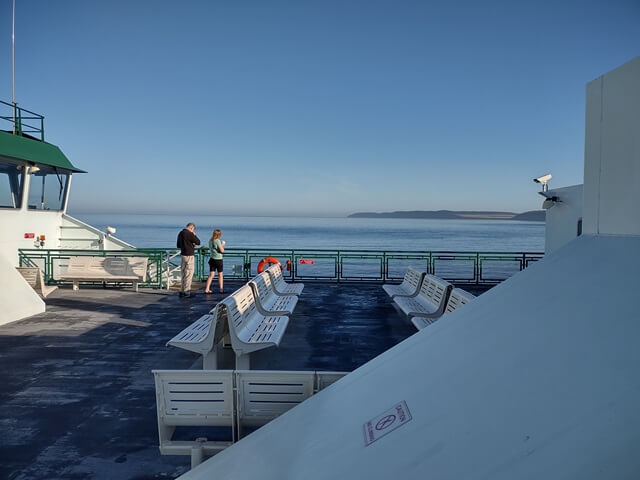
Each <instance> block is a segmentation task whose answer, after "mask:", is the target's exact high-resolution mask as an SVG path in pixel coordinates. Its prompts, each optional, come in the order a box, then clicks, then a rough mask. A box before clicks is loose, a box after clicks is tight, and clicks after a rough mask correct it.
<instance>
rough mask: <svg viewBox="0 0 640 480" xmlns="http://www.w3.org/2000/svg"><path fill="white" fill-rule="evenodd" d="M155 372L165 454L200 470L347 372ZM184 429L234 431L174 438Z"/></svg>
mask: <svg viewBox="0 0 640 480" xmlns="http://www.w3.org/2000/svg"><path fill="white" fill-rule="evenodd" d="M153 374H154V377H155V385H156V406H157V418H158V436H159V440H160V452H161V453H162V454H163V455H191V462H192V467H194V466H195V465H197V464H198V463H199V462H200V461H202V460H203V459H204V457H205V456H211V455H214V454H216V453H218V452H219V451H220V450H222V449H224V448H226V447H228V446H230V445H231V444H232V443H233V442H235V441H236V440H237V439H239V438H241V430H242V428H243V427H260V426H262V425H265V424H266V423H268V422H270V421H271V420H273V419H274V418H276V417H278V416H279V415H282V414H283V413H285V412H287V411H288V410H290V409H292V408H293V407H295V406H296V405H298V404H300V403H301V402H303V401H304V400H306V399H307V398H309V397H310V396H312V395H313V394H315V393H317V392H319V391H320V390H322V389H324V388H326V387H328V386H329V385H331V384H332V383H334V382H335V381H337V380H339V379H340V378H342V377H344V376H345V375H346V374H347V372H292V371H246V370H245V371H241V370H237V371H230V370H216V371H211V370H154V371H153ZM234 391H235V395H236V398H235V402H234V398H233V396H234ZM180 426H192V427H229V432H228V433H227V439H225V440H222V441H220V440H219V441H209V440H207V439H205V438H198V439H196V438H192V439H189V440H173V439H172V437H173V436H174V432H175V429H176V427H180ZM218 436H219V433H218Z"/></svg>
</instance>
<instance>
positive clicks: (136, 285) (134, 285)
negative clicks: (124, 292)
mask: <svg viewBox="0 0 640 480" xmlns="http://www.w3.org/2000/svg"><path fill="white" fill-rule="evenodd" d="M133 288H135V289H136V292H137V291H138V282H133Z"/></svg>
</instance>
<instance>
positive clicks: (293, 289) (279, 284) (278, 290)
mask: <svg viewBox="0 0 640 480" xmlns="http://www.w3.org/2000/svg"><path fill="white" fill-rule="evenodd" d="M265 271H266V272H267V273H268V274H269V276H270V277H271V283H272V284H273V291H274V293H275V294H276V295H300V294H301V293H302V290H303V289H304V283H287V282H285V281H284V276H283V275H282V266H281V265H279V264H277V263H276V264H274V265H271V266H270V267H269V268H267V269H266V270H265Z"/></svg>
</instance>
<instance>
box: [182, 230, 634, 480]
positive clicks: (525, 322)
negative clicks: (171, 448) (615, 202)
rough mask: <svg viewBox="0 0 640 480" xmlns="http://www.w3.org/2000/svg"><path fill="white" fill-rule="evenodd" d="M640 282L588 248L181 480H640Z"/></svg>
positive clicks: (621, 255)
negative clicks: (379, 425) (401, 414)
mask: <svg viewBox="0 0 640 480" xmlns="http://www.w3.org/2000/svg"><path fill="white" fill-rule="evenodd" d="M639 274H640V237H632V236H626V237H618V236H583V237H580V238H578V239H576V240H574V241H573V242H571V243H569V244H567V245H566V246H564V247H563V248H561V249H559V250H557V251H556V252H555V253H553V254H551V255H549V256H547V257H545V258H544V259H543V260H542V261H540V262H538V263H537V264H534V265H532V266H531V267H529V268H528V269H526V270H525V271H523V272H521V273H519V274H518V275H516V276H514V277H513V278H511V279H510V280H508V281H506V282H504V283H503V284H501V285H499V286H497V287H495V288H494V289H492V290H491V291H489V292H487V293H486V294H484V295H482V296H480V297H479V298H477V299H476V300H474V301H473V302H471V303H469V304H468V305H466V306H464V307H463V308H461V309H459V310H456V311H455V312H453V313H451V314H449V315H448V317H446V318H443V319H442V320H440V321H439V322H437V323H435V324H433V325H431V326H429V327H428V328H426V329H424V330H422V331H420V332H419V333H416V334H415V335H414V336H412V337H410V338H408V339H407V340H405V341H404V342H402V343H401V344H399V345H397V346H396V347H394V348H393V349H391V350H389V351H387V352H385V353H384V354H382V355H380V356H378V357H377V358H375V359H373V360H372V361H370V362H369V363H367V364H365V365H364V366H362V367H361V368H359V369H358V370H356V371H355V372H353V373H351V374H349V375H348V376H346V377H345V378H343V379H342V380H340V381H338V382H337V383H336V384H334V385H332V386H331V387H329V388H328V389H326V390H324V391H322V392H320V393H319V394H318V395H316V396H314V397H312V398H311V399H309V400H307V401H305V402H304V403H302V404H301V405H299V406H298V407H296V408H294V409H293V410H291V411H290V412H288V413H287V414H285V415H283V416H282V417H280V418H278V419H276V420H274V421H273V422H272V423H270V424H269V425H267V426H265V427H263V428H261V429H260V430H258V431H257V432H255V433H253V434H251V435H250V436H248V437H247V438H245V439H243V440H242V441H240V442H239V443H237V444H236V445H234V446H232V447H231V448H229V449H227V450H225V451H223V452H222V453H220V454H218V455H216V456H215V457H213V458H211V459H210V460H208V461H206V462H205V463H203V464H202V465H200V466H199V467H197V468H195V469H194V470H192V471H191V472H189V473H187V474H185V475H183V476H182V477H180V478H181V479H182V480H187V479H189V480H194V479H227V480H230V479H252V480H265V479H274V480H276V479H277V480H282V479H305V480H309V479H336V478H339V479H345V478H362V479H367V480H371V479H384V480H388V479H424V478H433V479H492V480H498V479H504V480H514V479H518V480H523V479H532V480H534V479H535V480H540V479H543V478H549V479H581V480H585V479H599V480H600V479H603V478H615V479H637V478H640V455H638V452H637V447H638V445H640V408H639V406H640V374H639V373H638V370H639V367H640V292H639V291H638V290H639V286H640V282H639V281H638V275H639ZM336 315H340V312H336ZM401 401H405V402H406V405H407V407H408V409H409V410H410V412H411V416H412V418H411V420H410V421H408V422H406V423H405V424H403V425H402V426H400V427H399V428H397V429H395V430H394V431H392V432H390V433H389V434H387V435H385V436H383V437H382V438H379V439H378V440H377V441H375V442H373V443H371V444H370V445H369V446H366V444H365V439H364V435H363V425H364V424H365V423H366V422H368V421H369V420H371V419H374V418H376V417H377V416H378V415H380V414H381V413H383V412H385V411H386V410H388V409H389V408H391V407H393V406H394V405H396V404H397V403H398V402H401Z"/></svg>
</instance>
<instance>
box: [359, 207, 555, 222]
mask: <svg viewBox="0 0 640 480" xmlns="http://www.w3.org/2000/svg"><path fill="white" fill-rule="evenodd" d="M544 217H545V213H544V210H532V211H530V212H524V213H513V212H486V211H477V212H476V211H454V210H408V211H397V212H381V213H377V212H358V213H352V214H351V215H349V218H435V219H439V220H523V221H524V220H527V221H534V222H544Z"/></svg>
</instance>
